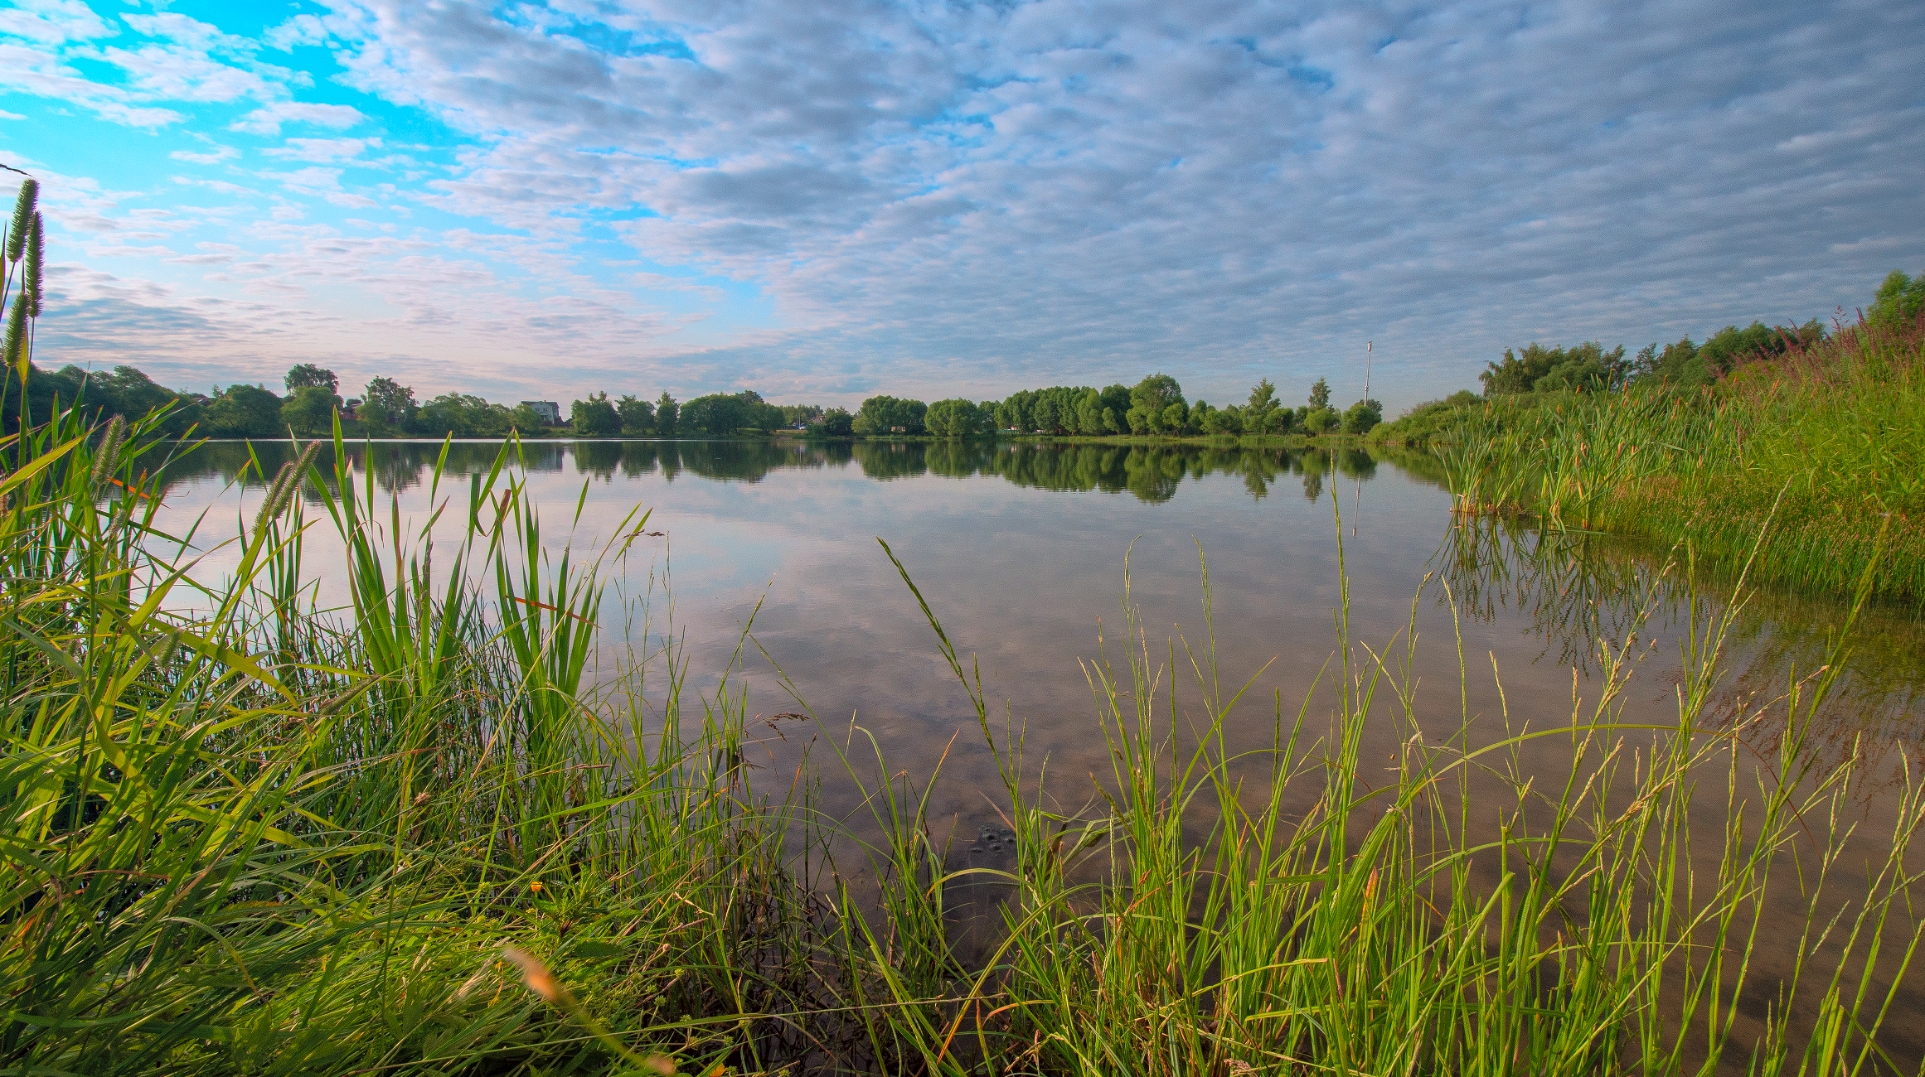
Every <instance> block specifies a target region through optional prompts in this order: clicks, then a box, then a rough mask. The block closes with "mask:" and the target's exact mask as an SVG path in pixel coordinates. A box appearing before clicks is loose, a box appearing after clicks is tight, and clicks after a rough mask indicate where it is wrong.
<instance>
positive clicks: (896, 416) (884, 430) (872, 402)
mask: <svg viewBox="0 0 1925 1077" xmlns="http://www.w3.org/2000/svg"><path fill="white" fill-rule="evenodd" d="M928 410H929V406H928V405H927V404H924V403H923V402H922V401H920V400H906V399H898V398H896V397H893V396H872V397H870V398H869V399H867V400H864V401H863V402H862V407H861V408H860V409H859V410H857V412H856V415H855V419H854V421H853V422H852V423H851V424H850V429H851V430H852V431H854V432H855V433H856V434H859V435H861V436H863V437H876V436H887V435H889V434H920V433H922V430H923V424H922V421H923V416H924V415H925V414H926V413H927V412H928Z"/></svg>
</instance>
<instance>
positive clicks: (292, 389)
mask: <svg viewBox="0 0 1925 1077" xmlns="http://www.w3.org/2000/svg"><path fill="white" fill-rule="evenodd" d="M286 383H287V393H288V396H290V397H292V396H295V395H296V394H298V393H299V392H300V391H301V390H302V389H310V388H313V389H326V390H327V391H328V395H330V396H332V395H334V393H335V391H336V390H338V389H339V388H340V387H341V379H339V378H337V377H335V375H334V371H332V370H327V369H325V368H323V367H319V366H316V365H315V364H313V363H301V364H300V365H298V366H295V367H292V368H290V369H289V370H288V372H287V378H286Z"/></svg>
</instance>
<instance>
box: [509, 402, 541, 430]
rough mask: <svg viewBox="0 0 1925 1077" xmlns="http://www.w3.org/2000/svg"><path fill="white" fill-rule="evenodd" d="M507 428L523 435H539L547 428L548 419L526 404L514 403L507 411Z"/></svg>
mask: <svg viewBox="0 0 1925 1077" xmlns="http://www.w3.org/2000/svg"><path fill="white" fill-rule="evenodd" d="M508 429H510V430H512V431H514V432H515V433H517V434H520V435H521V436H523V437H529V436H533V435H539V434H543V433H546V432H547V430H548V420H547V419H545V418H543V417H542V415H541V413H540V412H538V411H536V410H535V409H534V408H533V407H532V406H530V405H528V404H516V405H515V406H514V407H513V408H510V409H509V411H508Z"/></svg>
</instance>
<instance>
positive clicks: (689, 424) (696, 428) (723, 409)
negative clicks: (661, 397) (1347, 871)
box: [676, 390, 784, 437]
mask: <svg viewBox="0 0 1925 1077" xmlns="http://www.w3.org/2000/svg"><path fill="white" fill-rule="evenodd" d="M783 421H784V420H783V416H782V409H781V408H778V407H776V406H775V405H773V404H765V403H763V402H762V397H761V394H759V393H756V392H754V391H753V390H743V391H742V392H739V393H711V394H709V395H708V396H698V397H696V398H695V399H693V400H691V401H689V402H688V403H686V404H684V405H682V409H681V417H680V418H679V419H677V420H676V422H677V425H678V426H679V427H680V428H681V430H682V432H683V433H685V434H686V433H702V434H707V435H709V436H711V437H725V436H728V435H730V434H733V433H735V432H736V431H738V430H742V429H757V430H774V429H778V428H779V427H781V426H782V425H783Z"/></svg>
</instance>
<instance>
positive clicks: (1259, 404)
mask: <svg viewBox="0 0 1925 1077" xmlns="http://www.w3.org/2000/svg"><path fill="white" fill-rule="evenodd" d="M1289 428H1290V412H1289V410H1288V409H1286V408H1285V407H1284V406H1283V405H1282V404H1280V403H1278V402H1277V387H1276V386H1275V385H1272V384H1271V383H1270V379H1269V378H1264V379H1263V380H1262V381H1259V382H1257V383H1256V384H1255V385H1253V386H1251V387H1250V397H1249V399H1248V400H1247V401H1245V402H1244V405H1243V432H1244V433H1246V434H1280V433H1283V432H1284V431H1286V430H1288V429H1289Z"/></svg>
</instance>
